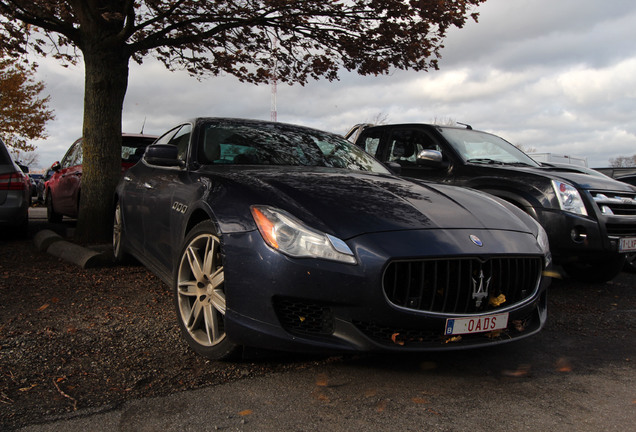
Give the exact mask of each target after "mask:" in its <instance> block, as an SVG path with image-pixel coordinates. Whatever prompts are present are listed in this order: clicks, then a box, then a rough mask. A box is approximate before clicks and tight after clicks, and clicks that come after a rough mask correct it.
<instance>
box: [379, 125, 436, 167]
mask: <svg viewBox="0 0 636 432" xmlns="http://www.w3.org/2000/svg"><path fill="white" fill-rule="evenodd" d="M422 150H437V151H439V152H442V148H441V147H440V146H439V145H438V144H437V142H436V141H435V140H434V139H433V138H431V137H430V136H429V135H428V134H427V133H426V132H425V131H423V130H417V129H403V130H399V129H398V130H394V131H393V133H392V134H391V139H390V140H389V157H388V160H389V161H391V162H398V163H399V164H400V165H415V164H416V163H417V155H418V154H419V152H421V151H422Z"/></svg>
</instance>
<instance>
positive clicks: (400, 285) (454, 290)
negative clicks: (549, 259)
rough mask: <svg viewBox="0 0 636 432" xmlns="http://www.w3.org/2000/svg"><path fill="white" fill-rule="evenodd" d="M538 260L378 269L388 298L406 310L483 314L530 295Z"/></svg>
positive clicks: (446, 262) (412, 264)
mask: <svg viewBox="0 0 636 432" xmlns="http://www.w3.org/2000/svg"><path fill="white" fill-rule="evenodd" d="M542 264H543V260H542V259H541V258H540V257H512V258H511V257H505V258H497V257H493V258H489V259H485V260H482V259H479V258H460V259H439V260H420V261H395V262H392V263H390V264H389V266H388V267H387V269H386V271H385V273H384V284H383V287H384V292H385V294H386V296H387V298H388V299H389V301H390V302H391V303H393V304H395V305H397V306H400V307H404V308H407V309H413V310H419V311H428V312H439V313H456V314H471V313H475V314H476V313H484V312H488V311H494V310H497V309H498V308H501V307H507V306H511V305H513V304H515V303H519V302H521V301H523V300H525V299H527V298H529V297H531V296H532V295H533V294H534V293H535V292H536V290H537V288H538V286H539V280H540V277H541V272H542V267H543V266H542ZM480 287H481V292H480ZM483 293H485V294H483ZM480 294H481V295H483V297H481V296H480ZM498 302H500V303H499V304H498Z"/></svg>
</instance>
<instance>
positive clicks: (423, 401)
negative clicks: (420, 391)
mask: <svg viewBox="0 0 636 432" xmlns="http://www.w3.org/2000/svg"><path fill="white" fill-rule="evenodd" d="M411 401H413V403H416V404H427V403H430V402H429V401H428V400H426V399H424V398H421V397H417V396H416V397H413V398H411Z"/></svg>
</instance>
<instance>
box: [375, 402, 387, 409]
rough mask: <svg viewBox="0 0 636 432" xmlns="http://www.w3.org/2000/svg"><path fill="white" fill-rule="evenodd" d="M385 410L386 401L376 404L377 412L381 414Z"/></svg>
mask: <svg viewBox="0 0 636 432" xmlns="http://www.w3.org/2000/svg"><path fill="white" fill-rule="evenodd" d="M385 409H386V400H381V401H380V402H378V404H377V405H376V406H375V410H376V411H377V412H383V411H384V410H385Z"/></svg>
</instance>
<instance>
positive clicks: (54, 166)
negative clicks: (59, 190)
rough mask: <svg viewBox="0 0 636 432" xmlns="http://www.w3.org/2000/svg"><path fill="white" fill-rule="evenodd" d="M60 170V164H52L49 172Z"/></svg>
mask: <svg viewBox="0 0 636 432" xmlns="http://www.w3.org/2000/svg"><path fill="white" fill-rule="evenodd" d="M60 168H62V165H60V162H59V161H58V162H54V163H53V165H51V170H53V171H55V172H58V171H59V170H60Z"/></svg>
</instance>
